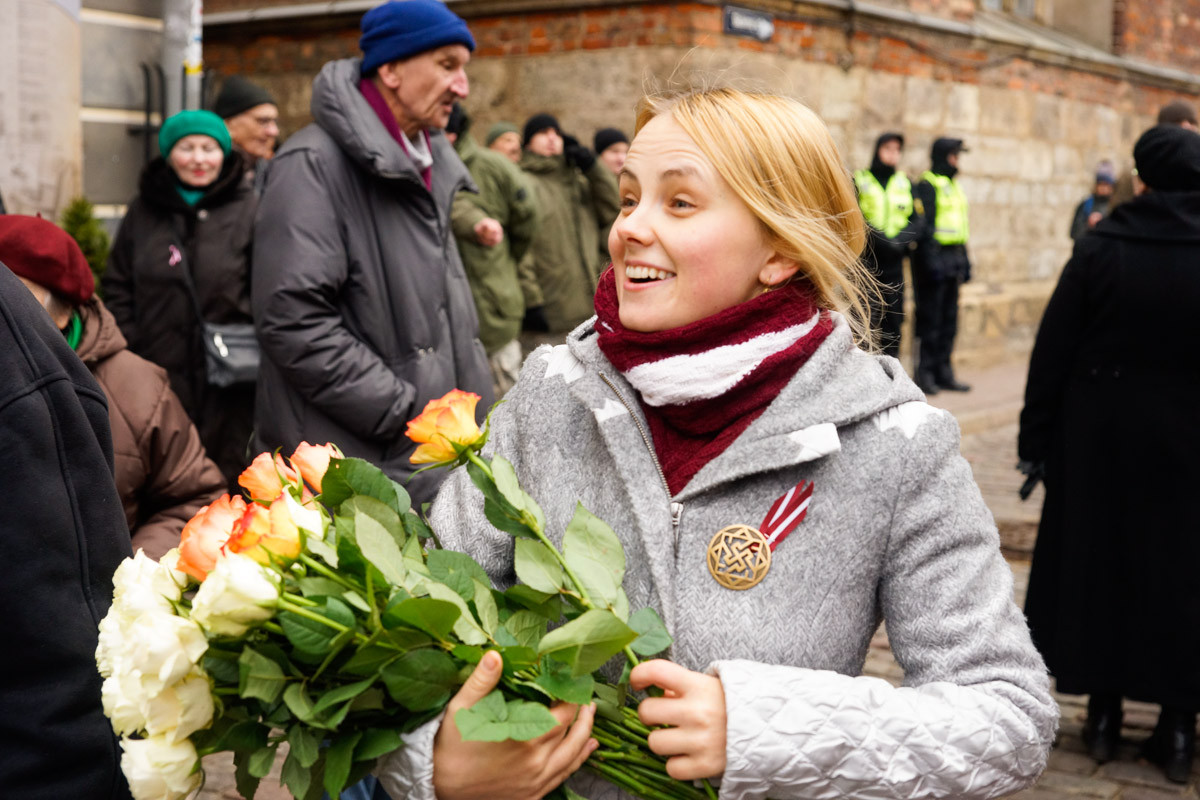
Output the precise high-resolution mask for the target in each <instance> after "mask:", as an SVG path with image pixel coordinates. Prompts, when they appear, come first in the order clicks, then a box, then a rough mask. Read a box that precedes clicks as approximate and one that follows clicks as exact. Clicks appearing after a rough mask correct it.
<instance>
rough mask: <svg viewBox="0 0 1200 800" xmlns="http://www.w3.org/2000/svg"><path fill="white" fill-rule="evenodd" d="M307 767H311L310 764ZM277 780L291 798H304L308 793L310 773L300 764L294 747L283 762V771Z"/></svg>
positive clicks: (310, 779)
mask: <svg viewBox="0 0 1200 800" xmlns="http://www.w3.org/2000/svg"><path fill="white" fill-rule="evenodd" d="M289 741H290V737H289ZM309 766H312V765H311V764H310V765H309ZM279 779H280V780H281V781H282V782H283V785H284V786H286V787H287V788H288V791H290V792H291V793H292V797H304V795H305V793H306V792H308V787H309V786H310V785H311V783H312V771H311V770H310V769H309V768H308V767H306V766H304V765H302V764H301V763H300V760H299V759H298V758H297V757H296V749H295V747H293V748H292V749H291V751H290V752H289V753H288V757H287V760H285V761H284V762H283V769H282V770H281V771H280V773H279Z"/></svg>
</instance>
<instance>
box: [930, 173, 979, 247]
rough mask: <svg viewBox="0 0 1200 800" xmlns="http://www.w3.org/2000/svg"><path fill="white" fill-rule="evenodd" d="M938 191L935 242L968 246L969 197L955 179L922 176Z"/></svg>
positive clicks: (934, 231) (934, 224)
mask: <svg viewBox="0 0 1200 800" xmlns="http://www.w3.org/2000/svg"><path fill="white" fill-rule="evenodd" d="M921 177H922V178H924V179H925V180H926V181H927V182H928V183H929V184H930V185H932V186H933V188H935V189H937V218H936V219H934V221H933V240H934V241H935V242H937V243H938V244H966V243H967V237H968V236H969V235H970V230H969V228H968V227H967V197H966V195H964V194H963V191H962V187H960V186H959V185H958V182H957V181H955V180H954V179H953V178H949V177H947V176H945V175H937V174H935V173H933V172H928V171H927V172H926V173H925V174H924V175H922V176H921Z"/></svg>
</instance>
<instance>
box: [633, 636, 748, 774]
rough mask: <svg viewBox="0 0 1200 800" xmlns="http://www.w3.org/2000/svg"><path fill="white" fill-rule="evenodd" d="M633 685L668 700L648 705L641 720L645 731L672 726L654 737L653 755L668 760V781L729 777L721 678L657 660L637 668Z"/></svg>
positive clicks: (644, 704) (650, 699) (645, 702)
mask: <svg viewBox="0 0 1200 800" xmlns="http://www.w3.org/2000/svg"><path fill="white" fill-rule="evenodd" d="M629 685H630V686H631V687H632V688H634V689H636V690H639V691H640V690H642V689H645V688H646V687H647V686H657V687H659V688H661V689H662V690H663V691H664V696H663V697H648V698H646V699H645V700H643V701H642V703H641V705H639V706H638V717H639V718H640V719H641V720H642V722H643V723H644V724H645V725H649V726H656V725H667V726H669V727H668V728H666V729H665V730H657V731H653V732H652V733H651V734H650V749H651V750H653V751H654V752H655V753H658V754H659V755H660V756H668V758H667V774H668V775H670V776H671V777H672V778H675V779H677V780H681V781H695V780H700V779H701V778H715V777H717V776H718V775H721V774H722V773H724V772H725V689H724V687H723V686H721V680H720V678H714V677H713V676H711V675H704V674H702V673H699V672H692V671H691V670H690V669H684V668H683V667H681V666H679V665H678V664H673V663H671V662H670V661H663V660H661V659H656V660H654V661H647V662H645V663H642V664H639V665H638V666H636V667H634V668H633V672H632V673H630V675H629Z"/></svg>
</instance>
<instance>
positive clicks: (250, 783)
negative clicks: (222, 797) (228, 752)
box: [233, 750, 260, 797]
mask: <svg viewBox="0 0 1200 800" xmlns="http://www.w3.org/2000/svg"><path fill="white" fill-rule="evenodd" d="M253 753H254V751H252V750H235V751H234V753H233V765H234V770H233V782H234V785H235V786H237V790H238V794H240V795H241V796H242V797H254V795H255V793H256V792H257V791H258V784H259V780H260V778H258V777H257V776H255V775H251V774H250V756H251V755H252V754H253Z"/></svg>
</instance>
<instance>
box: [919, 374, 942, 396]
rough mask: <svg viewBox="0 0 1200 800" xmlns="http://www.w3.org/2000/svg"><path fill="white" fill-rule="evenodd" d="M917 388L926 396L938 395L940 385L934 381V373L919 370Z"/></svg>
mask: <svg viewBox="0 0 1200 800" xmlns="http://www.w3.org/2000/svg"><path fill="white" fill-rule="evenodd" d="M917 388H918V389H920V390H921V391H922V392H924V393H925V394H937V393H938V384H937V381H935V380H934V379H933V373H932V372H929V371H927V370H917Z"/></svg>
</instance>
